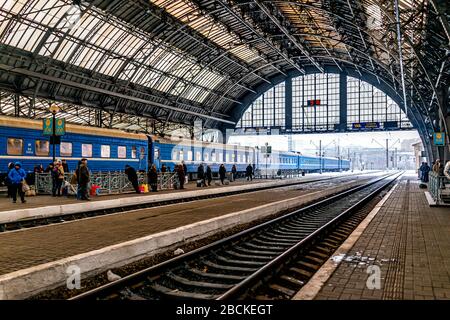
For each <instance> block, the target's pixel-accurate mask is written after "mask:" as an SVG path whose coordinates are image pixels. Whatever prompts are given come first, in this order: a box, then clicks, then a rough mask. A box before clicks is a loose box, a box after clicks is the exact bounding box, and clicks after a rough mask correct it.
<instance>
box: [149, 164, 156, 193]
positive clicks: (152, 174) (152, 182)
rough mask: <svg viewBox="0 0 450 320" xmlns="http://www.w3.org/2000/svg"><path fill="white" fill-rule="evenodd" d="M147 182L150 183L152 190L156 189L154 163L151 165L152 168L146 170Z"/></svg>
mask: <svg viewBox="0 0 450 320" xmlns="http://www.w3.org/2000/svg"><path fill="white" fill-rule="evenodd" d="M148 183H149V184H150V188H151V189H152V192H157V191H158V172H157V171H156V166H155V165H152V168H151V169H150V171H149V172H148Z"/></svg>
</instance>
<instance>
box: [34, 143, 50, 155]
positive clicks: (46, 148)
mask: <svg viewBox="0 0 450 320" xmlns="http://www.w3.org/2000/svg"><path fill="white" fill-rule="evenodd" d="M34 153H35V154H36V155H37V156H48V155H49V154H50V142H49V141H46V140H36V141H35V142H34Z"/></svg>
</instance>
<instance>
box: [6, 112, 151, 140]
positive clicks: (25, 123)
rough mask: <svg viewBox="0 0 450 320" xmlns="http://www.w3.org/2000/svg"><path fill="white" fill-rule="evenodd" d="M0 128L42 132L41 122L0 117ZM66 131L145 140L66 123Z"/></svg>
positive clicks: (131, 135)
mask: <svg viewBox="0 0 450 320" xmlns="http://www.w3.org/2000/svg"><path fill="white" fill-rule="evenodd" d="M0 126H2V127H13V128H23V129H34V130H42V121H40V120H31V119H24V118H15V117H5V116H0ZM66 131H67V132H69V133H77V134H87V135H93V136H105V137H114V138H124V139H137V140H147V136H146V135H145V134H140V133H130V132H125V131H120V130H117V129H105V128H96V127H88V126H80V125H74V124H69V123H66Z"/></svg>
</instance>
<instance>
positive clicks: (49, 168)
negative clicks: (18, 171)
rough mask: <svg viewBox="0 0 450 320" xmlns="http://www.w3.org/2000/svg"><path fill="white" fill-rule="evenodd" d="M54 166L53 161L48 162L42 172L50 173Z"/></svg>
mask: <svg viewBox="0 0 450 320" xmlns="http://www.w3.org/2000/svg"><path fill="white" fill-rule="evenodd" d="M54 166H55V164H54V163H53V162H52V163H50V164H49V165H48V166H47V168H45V170H44V172H45V173H51V172H52V171H53V168H54Z"/></svg>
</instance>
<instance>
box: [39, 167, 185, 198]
mask: <svg viewBox="0 0 450 320" xmlns="http://www.w3.org/2000/svg"><path fill="white" fill-rule="evenodd" d="M137 174H138V183H139V185H141V184H147V183H148V182H147V174H146V173H145V172H138V173H137ZM72 176H73V173H66V174H64V180H65V181H67V182H69V183H70V181H71V180H72ZM177 178H178V176H177V174H176V173H174V172H165V173H158V190H168V189H173V187H174V184H175V182H176V179H177ZM92 185H96V186H99V187H100V194H119V193H128V192H133V191H134V189H133V185H132V184H131V182H130V181H129V180H128V177H127V175H126V174H125V173H124V172H91V177H90V183H89V189H90V186H92ZM35 188H36V194H52V176H51V173H36V174H35ZM149 188H150V186H149Z"/></svg>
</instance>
